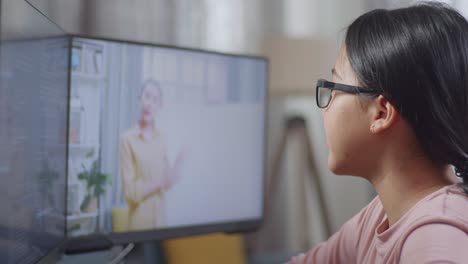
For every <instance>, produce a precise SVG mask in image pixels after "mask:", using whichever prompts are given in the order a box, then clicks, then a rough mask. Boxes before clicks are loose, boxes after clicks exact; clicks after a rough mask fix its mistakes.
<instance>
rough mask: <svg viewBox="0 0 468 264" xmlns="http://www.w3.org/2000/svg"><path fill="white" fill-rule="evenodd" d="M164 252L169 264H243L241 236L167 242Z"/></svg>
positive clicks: (214, 236) (207, 237)
mask: <svg viewBox="0 0 468 264" xmlns="http://www.w3.org/2000/svg"><path fill="white" fill-rule="evenodd" d="M164 250H165V254H166V257H167V263H169V264H199V263H203V264H219V263H223V264H245V263H246V262H247V261H246V257H245V250H244V240H243V238H242V236H241V235H225V234H211V235H203V236H195V237H188V238H179V239H173V240H167V241H165V242H164Z"/></svg>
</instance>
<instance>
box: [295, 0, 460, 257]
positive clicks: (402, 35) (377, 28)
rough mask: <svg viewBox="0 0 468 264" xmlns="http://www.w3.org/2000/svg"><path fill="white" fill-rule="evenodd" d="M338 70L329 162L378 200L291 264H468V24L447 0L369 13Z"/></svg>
mask: <svg viewBox="0 0 468 264" xmlns="http://www.w3.org/2000/svg"><path fill="white" fill-rule="evenodd" d="M332 75H333V81H326V80H319V81H318V83H317V105H318V107H320V108H322V109H323V118H324V126H325V130H326V135H327V143H328V147H329V156H328V166H329V168H330V170H332V171H333V172H334V173H335V174H338V175H355V176H360V177H363V178H365V179H367V180H369V181H370V182H371V183H372V184H373V186H374V187H375V189H376V191H377V193H378V196H377V197H376V198H375V199H374V200H373V201H372V202H371V203H370V204H369V205H368V206H367V207H365V208H364V209H363V210H362V211H361V212H359V213H358V214H357V215H356V216H354V217H353V218H352V219H351V220H349V221H348V222H347V223H345V224H344V225H343V227H342V228H341V229H340V230H339V231H338V232H337V233H336V234H334V235H333V236H332V237H331V238H330V239H329V240H328V241H326V242H323V243H322V244H320V245H318V246H317V247H316V248H314V249H313V250H311V251H310V252H308V253H306V254H302V255H299V256H296V257H294V258H293V259H292V260H291V261H290V263H320V264H322V263H441V262H443V263H468V195H467V194H468V171H467V169H468V22H467V20H466V19H465V18H464V17H463V16H462V15H460V14H459V13H458V12H457V11H455V10H453V9H452V8H450V7H448V6H446V5H443V4H440V3H422V4H418V5H415V6H411V7H408V8H402V9H395V10H374V11H371V12H369V13H366V14H364V15H362V16H360V17H359V18H357V19H356V20H355V21H354V22H353V23H352V24H351V25H350V26H349V27H348V29H347V32H346V38H345V43H344V45H343V48H342V50H341V52H340V55H339V56H338V59H337V62H336V64H335V67H334V68H333V70H332ZM452 168H454V169H455V170H454V171H453V170H452ZM454 172H455V175H456V176H458V177H459V178H460V180H459V179H457V177H455V175H454Z"/></svg>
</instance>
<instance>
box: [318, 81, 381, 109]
mask: <svg viewBox="0 0 468 264" xmlns="http://www.w3.org/2000/svg"><path fill="white" fill-rule="evenodd" d="M316 88H317V90H316V100H317V106H318V107H319V108H326V107H327V106H328V104H330V101H331V99H332V91H333V90H338V91H342V92H346V93H354V94H359V93H367V94H379V93H378V92H376V91H372V90H369V89H367V88H363V87H359V86H353V85H347V84H341V83H334V82H329V81H327V80H324V79H319V80H318V81H317V87H316Z"/></svg>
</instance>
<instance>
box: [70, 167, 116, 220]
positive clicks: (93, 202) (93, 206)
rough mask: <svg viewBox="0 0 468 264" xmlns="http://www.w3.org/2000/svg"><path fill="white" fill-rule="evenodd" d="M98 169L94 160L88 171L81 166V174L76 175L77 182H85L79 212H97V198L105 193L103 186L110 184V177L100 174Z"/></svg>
mask: <svg viewBox="0 0 468 264" xmlns="http://www.w3.org/2000/svg"><path fill="white" fill-rule="evenodd" d="M98 167H99V166H98V160H96V161H94V162H93V163H92V165H91V168H90V169H89V170H88V169H86V167H85V166H83V172H81V173H80V174H78V179H79V180H83V181H86V190H87V194H86V196H85V198H84V200H83V202H82V203H81V206H80V209H81V211H82V212H85V213H92V212H96V211H97V208H98V200H99V197H100V196H101V195H103V194H104V193H105V192H106V188H105V187H106V186H105V185H107V184H110V183H111V177H110V175H109V174H106V173H102V172H101V171H100V170H99V168H98Z"/></svg>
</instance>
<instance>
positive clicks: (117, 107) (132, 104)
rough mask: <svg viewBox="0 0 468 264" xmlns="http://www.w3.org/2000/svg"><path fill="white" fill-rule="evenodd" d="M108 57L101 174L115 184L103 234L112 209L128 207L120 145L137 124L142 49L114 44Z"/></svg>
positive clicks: (105, 206)
mask: <svg viewBox="0 0 468 264" xmlns="http://www.w3.org/2000/svg"><path fill="white" fill-rule="evenodd" d="M105 56H106V61H107V73H108V74H107V78H106V85H105V86H104V89H102V90H101V92H102V94H101V106H102V107H101V135H100V137H101V138H100V142H101V170H102V171H103V172H104V173H108V174H110V175H111V178H112V183H111V185H110V188H108V189H107V190H106V192H105V194H104V196H103V198H102V200H101V206H100V227H101V231H103V230H106V231H107V230H112V229H111V228H112V208H113V207H115V206H125V200H124V198H123V193H122V181H121V177H120V174H119V143H120V135H121V134H122V132H124V131H125V130H127V129H129V128H130V127H132V126H135V124H136V122H137V118H138V111H139V108H138V94H139V92H140V89H141V85H142V83H143V78H142V69H141V68H142V66H143V49H141V47H137V46H133V45H121V44H115V43H112V44H108V45H107V46H106V54H105ZM102 228H104V229H102Z"/></svg>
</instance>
